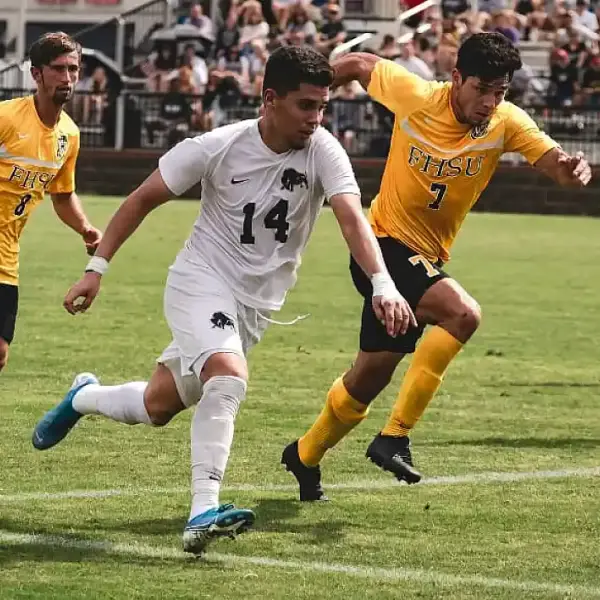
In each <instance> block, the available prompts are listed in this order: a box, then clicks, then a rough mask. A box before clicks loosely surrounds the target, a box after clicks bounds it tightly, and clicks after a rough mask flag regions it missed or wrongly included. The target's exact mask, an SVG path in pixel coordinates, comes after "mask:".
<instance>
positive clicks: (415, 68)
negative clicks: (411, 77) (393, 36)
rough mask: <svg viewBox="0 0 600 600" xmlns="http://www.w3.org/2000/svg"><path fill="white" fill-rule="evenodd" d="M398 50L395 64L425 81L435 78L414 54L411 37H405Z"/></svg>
mask: <svg viewBox="0 0 600 600" xmlns="http://www.w3.org/2000/svg"><path fill="white" fill-rule="evenodd" d="M400 52H401V54H400V56H399V57H398V58H397V59H396V60H395V62H396V63H397V64H399V65H401V66H403V67H404V68H405V69H406V70H408V71H410V72H411V73H414V74H415V75H419V76H420V77H422V78H423V79H426V80H427V81H432V80H433V79H434V78H435V74H434V73H433V71H432V70H431V69H430V68H429V67H428V66H427V64H426V63H425V62H424V61H423V60H422V59H420V58H419V57H418V56H417V55H416V52H415V44H414V41H413V40H412V39H405V40H403V41H401V42H400Z"/></svg>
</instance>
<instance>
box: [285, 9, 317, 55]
mask: <svg viewBox="0 0 600 600" xmlns="http://www.w3.org/2000/svg"><path fill="white" fill-rule="evenodd" d="M297 32H300V33H302V34H304V39H305V40H306V43H307V44H311V45H312V44H313V43H314V41H315V38H316V36H317V27H316V25H315V24H314V23H313V22H312V21H311V20H309V18H308V11H307V10H306V8H305V6H304V5H303V4H302V3H301V2H297V3H296V4H294V5H293V6H292V7H291V9H290V13H289V18H288V21H287V27H286V33H285V35H284V38H285V37H286V36H288V35H289V34H290V33H297Z"/></svg>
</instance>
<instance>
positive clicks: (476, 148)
mask: <svg viewBox="0 0 600 600" xmlns="http://www.w3.org/2000/svg"><path fill="white" fill-rule="evenodd" d="M451 86H452V84H451V83H441V82H431V81H424V80H423V79H421V78H420V77H418V76H417V75H413V74H412V73H409V72H408V71H407V70H406V69H405V68H404V67H402V66H400V65H397V64H395V63H393V62H391V61H389V60H380V61H378V62H377V64H376V66H375V69H374V70H373V73H372V75H371V81H370V83H369V88H368V90H367V91H368V93H369V95H370V96H371V97H372V98H373V99H374V100H376V101H377V102H380V103H381V104H383V105H385V106H386V107H387V108H388V109H389V110H391V111H392V112H393V113H394V115H395V123H394V131H393V134H392V142H391V146H390V152H389V157H388V161H387V164H386V167H385V171H384V174H383V179H382V180H381V189H380V191H379V194H378V196H377V197H376V198H375V200H374V201H373V204H372V206H371V213H370V220H371V222H372V224H373V227H374V230H375V233H376V235H378V236H380V237H384V236H390V237H393V238H395V239H397V240H399V241H401V242H402V243H403V244H405V245H406V246H408V247H409V248H411V249H412V250H414V251H415V252H419V253H420V254H422V255H423V256H425V257H426V258H428V259H429V260H431V261H432V262H435V261H437V260H442V261H444V262H445V261H447V260H448V259H449V257H450V253H449V251H450V247H451V245H452V242H453V241H454V238H455V237H456V234H457V233H458V230H459V229H460V226H461V225H462V222H463V220H464V218H465V217H466V215H467V213H468V212H469V210H471V207H472V206H473V205H474V204H475V202H476V201H477V199H478V198H479V196H480V194H481V192H482V191H483V190H484V189H485V187H486V186H487V184H488V183H489V181H490V179H491V177H492V175H493V174H494V171H495V170H496V167H497V165H498V161H499V160H500V157H501V156H502V154H503V153H504V152H518V153H520V154H522V155H523V156H524V157H525V158H526V159H527V160H528V161H529V162H530V163H531V164H534V163H535V162H536V161H538V160H539V159H540V158H541V157H542V156H543V155H544V154H545V153H546V152H548V151H549V150H551V149H552V148H554V147H555V146H557V145H558V144H556V142H554V141H553V140H552V139H550V138H549V137H548V136H547V135H545V134H544V133H542V132H541V131H540V130H539V129H538V127H537V125H536V124H535V122H534V121H533V120H532V119H531V117H529V115H527V113H526V112H525V111H523V110H521V109H520V108H518V107H516V106H515V105H513V104H511V103H510V102H502V103H501V104H500V105H499V106H498V108H497V110H496V111H495V113H494V114H493V116H492V118H491V120H490V122H489V123H488V124H487V125H484V126H479V127H471V126H470V125H466V124H463V123H460V122H459V121H458V120H457V119H456V116H455V115H454V112H453V110H452V106H451V105H450V91H451Z"/></svg>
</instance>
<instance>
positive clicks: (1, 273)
mask: <svg viewBox="0 0 600 600" xmlns="http://www.w3.org/2000/svg"><path fill="white" fill-rule="evenodd" d="M29 58H30V60H31V74H32V76H33V79H34V80H35V83H36V86H37V91H36V92H35V94H34V95H32V96H27V97H24V98H15V99H14V100H7V101H5V102H0V196H1V199H0V370H2V369H3V367H4V366H5V365H6V362H7V360H8V349H9V346H10V343H11V342H12V341H13V337H14V333H15V324H16V320H17V312H18V304H19V239H20V237H21V233H22V231H23V228H24V227H25V224H26V223H27V220H28V219H29V216H30V215H31V213H32V212H33V210H34V209H35V208H36V207H37V205H38V204H40V202H41V201H42V200H43V199H44V194H45V193H46V192H49V193H50V195H51V198H52V204H53V207H54V210H55V211H56V214H57V215H58V217H59V218H60V219H61V221H63V223H65V224H66V225H68V226H69V227H70V228H71V229H73V230H74V231H76V232H77V233H78V234H79V235H81V237H82V238H83V241H84V243H85V245H86V247H87V249H88V252H89V253H90V254H93V253H94V250H95V249H96V247H97V246H98V244H99V242H100V238H101V236H102V234H101V233H100V231H99V230H98V229H96V228H95V227H92V226H91V225H90V223H89V221H88V219H87V217H86V216H85V213H84V212H83V209H82V208H81V204H80V202H79V199H78V198H77V195H76V194H75V164H76V162H77V155H78V153H79V129H78V128H77V125H75V123H73V121H72V120H71V118H70V117H69V116H68V115H67V114H66V113H65V112H64V110H63V107H64V105H65V104H66V103H67V102H68V101H69V100H70V99H71V96H72V95H73V90H74V89H75V85H76V84H77V80H78V78H79V68H80V64H81V49H80V47H79V46H78V44H77V43H76V42H75V41H74V40H72V39H71V38H70V37H69V36H68V35H66V34H65V33H60V32H58V33H47V34H46V35H44V36H42V37H41V38H40V39H39V40H37V41H36V42H35V43H34V44H33V45H32V46H31V48H30V49H29Z"/></svg>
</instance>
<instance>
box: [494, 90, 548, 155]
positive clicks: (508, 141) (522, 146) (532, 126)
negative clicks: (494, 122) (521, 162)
mask: <svg viewBox="0 0 600 600" xmlns="http://www.w3.org/2000/svg"><path fill="white" fill-rule="evenodd" d="M506 104H507V105H506V107H505V112H506V121H505V137H504V151H505V152H518V153H519V154H521V155H522V156H523V157H524V158H525V159H526V160H527V162H528V163H529V164H531V165H533V164H535V163H536V162H537V161H538V160H539V159H540V158H542V156H544V154H546V152H548V151H549V150H552V149H553V148H556V147H557V146H558V143H557V142H555V141H554V140H553V139H552V138H551V137H550V136H548V135H546V134H545V133H544V132H543V131H540V128H539V127H538V126H537V124H536V122H535V121H534V120H533V119H532V118H531V117H530V116H529V115H528V114H527V113H526V112H525V111H524V110H523V109H522V108H519V107H517V106H515V105H514V104H510V103H508V102H507V103H506Z"/></svg>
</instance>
